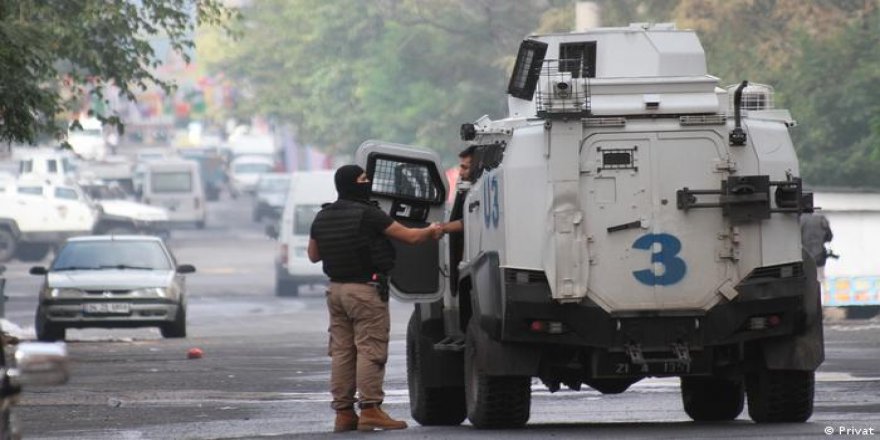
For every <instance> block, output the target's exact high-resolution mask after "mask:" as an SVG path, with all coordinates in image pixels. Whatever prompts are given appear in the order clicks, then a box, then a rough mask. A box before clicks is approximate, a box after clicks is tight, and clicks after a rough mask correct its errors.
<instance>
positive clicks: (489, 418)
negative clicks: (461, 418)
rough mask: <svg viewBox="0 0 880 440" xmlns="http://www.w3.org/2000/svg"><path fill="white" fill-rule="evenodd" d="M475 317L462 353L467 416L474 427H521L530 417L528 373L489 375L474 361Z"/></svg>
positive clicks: (475, 350)
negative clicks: (520, 374) (525, 374)
mask: <svg viewBox="0 0 880 440" xmlns="http://www.w3.org/2000/svg"><path fill="white" fill-rule="evenodd" d="M481 331H482V330H481V329H480V328H479V325H477V321H476V319H475V318H471V322H470V323H469V324H468V331H467V339H466V342H465V350H464V351H465V353H464V388H465V402H466V407H467V418H468V420H470V422H471V424H473V425H474V427H475V428H477V429H505V428H520V427H522V426H524V425H525V424H526V423H527V422H528V421H529V413H530V411H531V401H532V390H531V378H530V377H528V376H491V375H489V374H486V373H484V372H482V371H480V368H479V366H478V365H477V362H476V353H477V350H479V348H477V347H476V345H477V344H476V341H477V337H476V336H475V334H476V333H477V332H481Z"/></svg>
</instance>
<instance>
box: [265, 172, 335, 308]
mask: <svg viewBox="0 0 880 440" xmlns="http://www.w3.org/2000/svg"><path fill="white" fill-rule="evenodd" d="M333 175H334V171H305V172H296V173H293V175H292V176H291V180H290V190H289V191H288V193H287V202H286V203H285V204H284V212H283V214H282V215H281V223H280V228H279V230H278V231H277V233H276V234H272V235H275V236H276V238H277V239H278V255H277V257H276V259H275V294H276V295H278V296H297V295H299V286H302V285H312V284H324V283H326V282H327V277H326V276H325V275H324V271H323V270H322V266H321V264H320V263H318V264H315V263H312V262H311V261H309V255H308V247H309V232H310V230H311V228H312V221H313V220H314V219H315V215H317V214H318V211H320V210H321V205H323V204H325V203H331V202H333V201H334V200H336V186H335V185H334V183H333Z"/></svg>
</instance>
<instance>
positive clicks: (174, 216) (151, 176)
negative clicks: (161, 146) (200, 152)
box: [142, 159, 207, 229]
mask: <svg viewBox="0 0 880 440" xmlns="http://www.w3.org/2000/svg"><path fill="white" fill-rule="evenodd" d="M142 201H143V203H146V204H148V205H153V206H161V207H163V208H165V209H167V210H168V217H169V220H170V221H171V223H172V224H175V223H176V224H180V223H188V224H195V225H196V227H198V228H199V229H202V228H204V227H205V218H206V216H207V210H206V209H205V192H204V189H203V188H202V177H201V176H200V175H199V164H198V163H197V162H193V161H191V160H174V159H172V160H163V161H155V162H148V163H146V166H145V175H144V188H143V195H142Z"/></svg>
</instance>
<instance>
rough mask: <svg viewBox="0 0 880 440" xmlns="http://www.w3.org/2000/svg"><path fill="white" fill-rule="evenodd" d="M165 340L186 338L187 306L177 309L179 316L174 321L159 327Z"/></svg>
mask: <svg viewBox="0 0 880 440" xmlns="http://www.w3.org/2000/svg"><path fill="white" fill-rule="evenodd" d="M159 331H160V332H162V337H163V338H185V337H186V306H184V305H183V304H181V305H180V307H178V308H177V315H176V316H175V317H174V321H171V322H169V323H166V324H162V326H161V327H159Z"/></svg>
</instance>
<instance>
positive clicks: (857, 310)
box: [846, 306, 880, 319]
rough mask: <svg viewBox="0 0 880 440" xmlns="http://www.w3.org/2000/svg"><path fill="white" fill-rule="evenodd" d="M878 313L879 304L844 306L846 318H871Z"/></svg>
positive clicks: (879, 312)
mask: <svg viewBox="0 0 880 440" xmlns="http://www.w3.org/2000/svg"><path fill="white" fill-rule="evenodd" d="M878 314H880V306H853V307H847V308H846V319H871V318H873V317H875V316H877V315H878Z"/></svg>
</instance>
